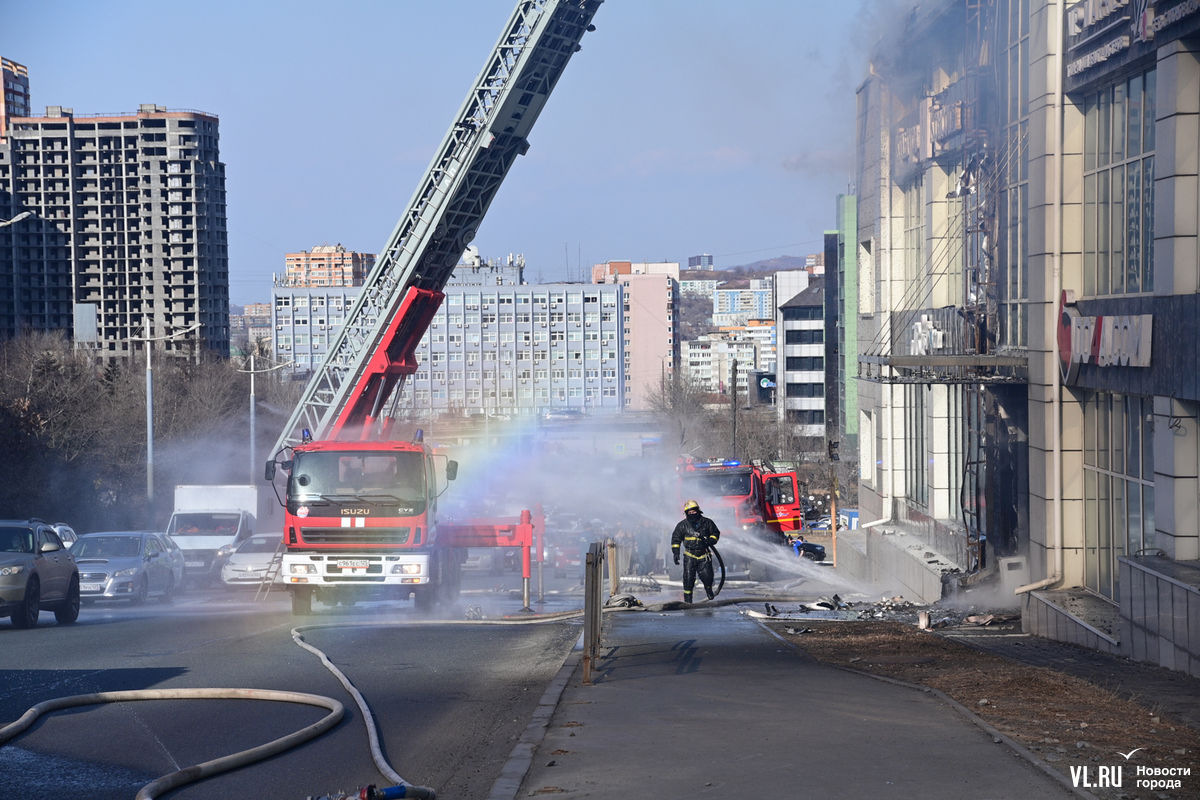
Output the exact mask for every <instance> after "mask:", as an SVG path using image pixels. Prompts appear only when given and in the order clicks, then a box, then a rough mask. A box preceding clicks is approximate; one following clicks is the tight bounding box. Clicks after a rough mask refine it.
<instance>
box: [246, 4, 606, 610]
mask: <svg viewBox="0 0 1200 800" xmlns="http://www.w3.org/2000/svg"><path fill="white" fill-rule="evenodd" d="M601 1H602V0H545V1H544V2H538V3H531V2H519V3H517V7H516V9H515V10H514V11H513V14H512V17H511V18H510V19H509V21H508V24H507V26H506V27H505V29H504V31H503V32H502V34H501V36H500V40H499V42H497V44H496V47H495V48H494V50H493V51H492V54H491V56H490V57H489V60H488V62H487V64H485V66H484V69H483V71H482V72H481V73H480V74H479V76H478V77H477V78H476V80H475V82H474V84H473V85H472V86H471V89H470V91H469V93H468V94H467V99H466V100H465V101H464V103H463V106H462V108H461V109H460V110H459V113H458V116H457V117H456V118H455V119H454V122H453V123H452V124H451V126H450V130H449V131H448V132H447V134H446V137H445V138H444V139H443V141H442V144H441V146H440V147H439V148H438V150H437V152H436V154H435V156H434V159H433V162H432V163H431V164H430V166H429V169H428V170H427V172H426V174H425V176H424V177H423V178H422V181H421V183H420V184H419V185H418V186H417V190H416V192H415V193H414V195H413V197H412V199H411V200H410V201H409V205H408V207H407V209H406V210H405V212H404V214H403V216H402V217H401V218H400V222H399V223H398V224H397V225H396V228H395V230H394V231H393V232H392V235H391V238H390V239H389V240H388V242H387V243H386V244H385V245H384V247H383V248H382V249H381V250H380V251H379V253H380V255H379V259H378V260H377V262H376V264H375V267H374V268H373V269H372V270H371V273H370V274H369V275H368V276H367V278H366V280H365V281H364V284H363V287H362V292H361V294H360V295H359V297H358V299H357V300H356V301H355V304H354V307H353V308H352V309H351V310H350V312H349V314H348V315H347V318H346V321H345V324H344V325H343V326H342V328H341V329H340V330H339V331H338V332H337V333H336V334H335V335H333V336H332V337H331V342H330V345H329V351H328V353H327V354H326V356H325V359H324V361H323V362H322V364H321V366H320V367H318V368H317V369H316V371H315V372H314V373H313V376H312V378H311V380H310V381H309V383H308V386H307V388H306V389H305V394H304V396H303V397H302V399H301V401H300V403H299V405H298V406H297V407H296V409H295V411H294V412H293V414H292V418H291V420H290V421H289V422H288V425H287V427H286V428H285V430H284V432H283V434H282V435H281V436H280V439H279V441H278V442H277V443H276V447H275V449H274V451H273V452H274V453H275V454H276V455H275V457H274V458H273V459H272V460H271V461H269V462H268V463H267V479H268V480H272V479H273V478H274V476H275V473H276V469H277V467H280V468H282V469H283V471H284V472H286V473H287V488H286V497H285V498H284V501H283V502H284V506H285V509H286V510H285V514H284V545H285V547H286V549H285V551H284V553H283V554H282V563H281V566H280V569H281V576H282V580H283V581H284V582H285V583H286V584H287V586H288V588H289V590H290V591H291V592H292V610H293V612H295V613H298V614H306V613H309V612H310V611H311V609H312V601H313V599H314V598H316V599H318V600H321V601H322V602H326V603H329V602H341V601H347V602H353V600H354V599H355V598H356V597H357V596H361V595H363V594H369V595H379V594H384V595H387V594H392V595H394V596H398V597H407V596H408V595H409V594H410V593H413V594H414V596H415V598H416V602H417V604H418V606H429V605H432V604H433V602H434V601H435V600H436V599H437V598H439V597H447V596H452V595H454V594H456V593H457V587H458V575H459V564H460V561H461V557H462V549H461V548H464V547H468V546H479V545H480V544H490V545H495V546H500V547H505V546H513V545H514V544H523V545H525V546H526V552H527V553H528V544H529V540H530V536H531V530H532V529H533V527H534V523H532V522H531V520H530V517H529V515H523V516H522V518H521V519H520V520H519V521H517V520H506V521H496V520H492V521H488V522H489V524H487V525H484V524H466V525H460V526H455V527H451V526H449V525H445V524H442V525H439V523H438V518H437V514H436V512H437V506H438V498H439V496H440V494H441V492H442V491H443V490H444V488H445V482H446V481H448V480H453V479H454V476H455V472H456V471H457V464H455V463H454V462H452V461H448V460H445V459H444V458H443V457H440V456H437V455H435V454H434V453H433V451H432V450H431V449H430V448H429V447H428V446H427V445H426V444H425V443H424V442H423V441H422V438H421V437H420V436H419V435H418V437H417V438H416V439H414V440H413V441H411V442H397V441H390V439H391V434H392V421H393V418H394V412H395V410H396V408H397V406H398V404H399V399H400V386H401V384H402V383H403V381H404V378H405V377H406V376H408V375H411V374H412V373H414V372H415V371H416V370H417V366H418V364H417V361H416V359H415V357H414V353H415V350H416V347H417V345H418V343H419V342H420V339H421V337H422V336H423V335H424V333H425V330H426V328H428V326H429V322H430V320H431V318H432V317H433V315H434V313H435V312H436V311H437V309H438V306H439V305H440V304H441V301H442V299H443V294H442V289H443V288H444V287H445V285H446V282H447V281H448V280H449V278H450V275H451V273H452V271H453V270H454V266H455V265H456V264H457V263H458V260H459V257H460V256H461V254H462V252H463V250H464V249H466V247H467V245H468V244H470V242H471V240H472V239H473V238H474V237H475V233H476V231H477V230H478V228H479V225H480V223H481V222H482V220H483V217H484V214H485V213H486V212H487V209H488V207H489V205H490V204H491V202H492V199H493V197H494V196H495V194H496V191H497V190H498V189H499V188H500V184H501V183H502V182H503V180H504V178H505V176H506V175H507V174H508V170H509V168H510V167H511V166H512V164H513V162H514V161H515V160H516V158H517V156H518V155H522V154H524V153H525V152H526V150H528V148H529V142H528V135H529V132H530V130H531V129H532V127H533V124H534V122H535V121H536V120H537V118H538V115H539V114H540V112H541V110H542V107H543V106H544V105H545V103H546V101H547V99H548V98H549V96H550V93H551V91H553V89H554V86H555V85H556V83H557V82H558V79H559V77H560V76H561V75H562V71H563V70H564V69H565V67H566V65H567V63H568V61H569V60H570V58H571V56H572V54H574V53H575V52H576V51H577V50H579V49H580V46H579V41H580V39H581V38H582V37H583V34H584V32H586V31H588V30H594V29H595V28H594V26H592V24H591V20H592V17H593V16H594V15H595V13H596V10H597V9H598V8H599V6H600V3H601ZM477 522H479V521H472V523H477ZM540 556H541V553H540V548H539V557H540ZM525 574H526V576H528V565H527V564H526V571H525Z"/></svg>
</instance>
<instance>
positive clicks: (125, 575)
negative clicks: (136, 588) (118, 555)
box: [113, 567, 140, 578]
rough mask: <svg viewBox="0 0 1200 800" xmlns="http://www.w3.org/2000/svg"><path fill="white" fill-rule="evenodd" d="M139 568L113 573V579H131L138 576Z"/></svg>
mask: <svg viewBox="0 0 1200 800" xmlns="http://www.w3.org/2000/svg"><path fill="white" fill-rule="evenodd" d="M139 569H140V567H130V568H129V569H119V570H117V571H116V572H114V573H113V577H114V578H132V577H133V576H134V575H137V574H138V570H139Z"/></svg>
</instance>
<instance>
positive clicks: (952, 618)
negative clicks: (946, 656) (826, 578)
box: [756, 594, 1021, 629]
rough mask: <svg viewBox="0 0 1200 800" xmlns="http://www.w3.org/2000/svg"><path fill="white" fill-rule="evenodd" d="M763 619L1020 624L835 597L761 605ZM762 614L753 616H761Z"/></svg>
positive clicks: (935, 607) (899, 601)
mask: <svg viewBox="0 0 1200 800" xmlns="http://www.w3.org/2000/svg"><path fill="white" fill-rule="evenodd" d="M764 606H765V609H766V610H765V616H768V617H780V618H785V619H804V618H808V619H840V620H886V621H891V622H905V623H908V624H910V625H917V624H918V623H919V621H920V617H921V615H922V614H923V613H924V614H928V627H930V628H933V629H941V628H952V627H954V628H957V627H962V626H981V627H983V626H995V625H1001V624H1005V623H1011V622H1016V621H1018V620H1020V618H1021V615H1020V614H1011V613H1001V612H993V611H983V610H981V609H979V608H976V607H975V606H968V607H966V608H959V607H954V606H942V605H939V604H936V603H935V604H932V605H929V604H925V603H916V602H913V601H911V600H906V599H905V598H904V597H903V596H901V595H896V596H894V597H883V598H880V599H879V600H850V601H847V600H844V599H842V598H841V597H840V596H839V595H836V594H835V595H833V596H832V597H819V598H817V599H816V600H811V601H808V602H805V603H800V604H799V605H797V606H792V605H783V604H779V605H776V604H772V603H764ZM761 614H763V612H757V614H756V615H761Z"/></svg>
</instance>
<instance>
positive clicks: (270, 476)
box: [266, 459, 275, 481]
mask: <svg viewBox="0 0 1200 800" xmlns="http://www.w3.org/2000/svg"><path fill="white" fill-rule="evenodd" d="M266 477H267V480H269V481H273V480H275V461H274V459H272V460H271V461H268V462H267V471H266Z"/></svg>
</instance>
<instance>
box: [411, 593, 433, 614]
mask: <svg viewBox="0 0 1200 800" xmlns="http://www.w3.org/2000/svg"><path fill="white" fill-rule="evenodd" d="M413 608H415V609H416V610H417V611H420V612H421V613H422V614H424V613H425V612H428V611H432V610H433V592H432V591H431V590H430V589H414V590H413Z"/></svg>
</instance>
